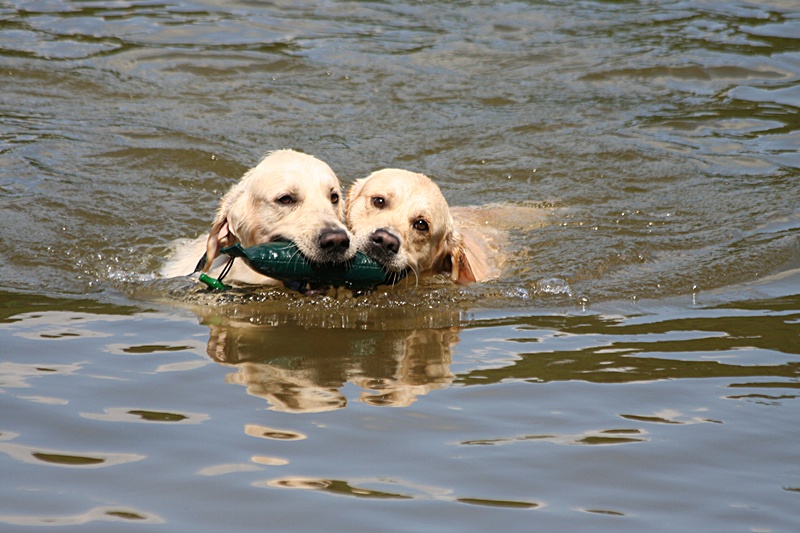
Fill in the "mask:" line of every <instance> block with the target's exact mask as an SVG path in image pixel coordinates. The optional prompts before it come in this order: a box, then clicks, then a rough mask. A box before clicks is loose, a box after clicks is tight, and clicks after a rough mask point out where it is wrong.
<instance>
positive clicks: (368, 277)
mask: <svg viewBox="0 0 800 533" xmlns="http://www.w3.org/2000/svg"><path fill="white" fill-rule="evenodd" d="M221 251H222V253H224V254H227V255H229V256H231V257H241V258H242V259H243V260H244V262H245V263H247V265H248V266H249V267H250V268H252V269H253V270H255V271H256V272H258V273H259V274H263V275H265V276H268V277H270V278H275V279H279V280H281V281H284V282H302V283H306V282H307V283H314V284H320V285H331V286H337V287H341V286H344V287H347V288H350V289H367V288H371V287H375V286H376V285H381V284H383V283H393V282H397V281H399V280H400V279H402V278H403V276H404V274H396V273H390V274H387V273H386V271H385V270H384V269H383V267H382V266H381V265H380V264H378V263H376V262H375V261H373V260H372V259H370V258H369V257H367V256H366V255H364V254H363V253H361V252H358V253H356V255H355V257H354V258H353V259H351V260H349V261H347V262H345V263H338V264H315V263H311V262H310V261H309V260H308V259H306V258H305V257H304V256H303V255H302V254H301V253H300V251H299V250H298V249H297V246H296V245H295V244H294V243H289V242H270V243H265V244H256V245H255V246H250V247H248V248H242V246H241V245H240V244H234V245H233V246H228V247H226V248H223V249H222V250H221Z"/></svg>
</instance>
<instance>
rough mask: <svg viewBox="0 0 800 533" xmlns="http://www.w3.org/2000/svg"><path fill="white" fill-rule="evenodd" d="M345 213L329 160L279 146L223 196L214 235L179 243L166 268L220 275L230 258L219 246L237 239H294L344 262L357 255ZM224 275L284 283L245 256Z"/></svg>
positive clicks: (246, 242) (313, 252) (308, 253)
mask: <svg viewBox="0 0 800 533" xmlns="http://www.w3.org/2000/svg"><path fill="white" fill-rule="evenodd" d="M344 215H345V209H344V195H343V193H342V187H341V185H340V183H339V179H338V178H337V177H336V174H334V173H333V170H331V168H330V167H329V166H328V165H327V164H325V163H323V162H322V161H320V160H319V159H317V158H315V157H313V156H310V155H306V154H303V153H300V152H296V151H293V150H277V151H274V152H271V153H269V154H267V155H266V156H265V157H264V158H263V159H262V160H261V161H260V162H259V163H258V165H257V166H255V167H254V168H252V169H250V170H249V171H247V172H246V173H245V175H244V176H243V177H242V178H241V180H240V181H239V182H238V183H237V184H236V185H234V186H233V187H232V188H231V189H230V191H228V192H227V193H226V194H225V195H224V196H223V197H222V199H221V200H220V204H219V209H218V210H217V214H216V217H215V218H214V222H213V223H212V225H211V231H210V232H209V234H208V235H206V236H201V237H199V238H197V239H195V240H194V241H192V242H189V243H186V244H184V245H183V246H180V247H179V248H178V250H177V251H176V253H175V254H174V255H173V257H172V258H171V259H170V260H169V261H168V262H167V264H166V265H165V266H164V267H163V268H162V271H161V273H162V275H164V276H166V277H176V276H185V275H189V274H192V273H194V272H204V273H208V274H210V275H212V276H214V277H218V276H219V274H220V272H221V271H222V270H223V268H224V267H225V264H226V263H227V261H228V258H227V257H225V256H220V250H221V249H222V248H223V247H225V246H231V245H233V244H236V243H241V245H242V246H243V247H245V248H246V247H249V246H253V245H255V244H262V243H268V242H274V241H291V242H293V243H295V244H296V245H297V248H298V249H299V250H300V253H302V254H303V256H305V257H306V259H308V260H309V261H311V262H313V263H342V262H345V261H347V260H349V259H351V258H353V257H354V256H355V254H356V248H355V246H354V245H353V236H352V234H351V233H350V232H349V230H348V229H347V227H346V226H345V224H344ZM198 260H199V262H198ZM225 280H226V281H234V282H238V283H244V284H252V285H273V284H279V283H280V282H278V281H277V280H274V279H272V278H269V277H267V276H264V275H262V274H259V273H257V272H255V271H253V270H251V269H250V268H249V267H248V266H247V265H245V264H244V263H243V262H241V261H235V262H234V264H233V265H232V267H231V269H230V271H229V272H228V274H227V275H226V278H225Z"/></svg>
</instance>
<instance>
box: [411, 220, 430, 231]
mask: <svg viewBox="0 0 800 533" xmlns="http://www.w3.org/2000/svg"><path fill="white" fill-rule="evenodd" d="M413 226H414V229H415V230H417V231H422V232H425V231H428V223H427V222H425V221H424V220H422V219H421V218H420V219H419V220H415V221H414V224H413Z"/></svg>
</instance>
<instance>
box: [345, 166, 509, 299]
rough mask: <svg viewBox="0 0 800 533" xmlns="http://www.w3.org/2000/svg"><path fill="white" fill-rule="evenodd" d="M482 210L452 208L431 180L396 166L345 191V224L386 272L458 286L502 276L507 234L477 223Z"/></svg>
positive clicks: (379, 172)
mask: <svg viewBox="0 0 800 533" xmlns="http://www.w3.org/2000/svg"><path fill="white" fill-rule="evenodd" d="M485 213H486V211H485V210H481V209H479V208H459V209H452V210H451V209H450V207H449V206H448V204H447V201H446V200H445V198H444V196H443V195H442V193H441V191H440V190H439V187H438V186H437V185H436V184H435V183H434V182H433V181H431V179H430V178H428V177H427V176H425V175H423V174H417V173H414V172H409V171H407V170H400V169H383V170H379V171H377V172H374V173H372V174H371V175H369V176H368V177H366V178H364V179H361V180H357V181H356V182H355V183H354V184H353V186H352V187H351V188H350V190H349V192H348V195H347V226H348V228H349V229H350V231H351V232H352V234H353V239H354V242H355V245H356V248H357V249H358V250H360V251H362V252H363V253H365V254H366V255H367V256H369V257H370V258H372V259H373V260H375V261H377V262H378V263H380V264H381V265H383V267H384V268H385V269H386V270H387V271H388V272H395V273H400V272H405V271H410V272H412V273H413V274H414V275H415V276H416V277H417V278H419V277H421V276H425V275H431V274H444V275H447V276H449V278H450V279H451V280H452V281H454V282H455V283H458V284H466V283H470V282H474V281H486V280H489V279H493V278H496V277H498V276H499V275H500V271H501V268H502V266H503V262H504V255H503V254H502V253H499V248H500V247H501V246H502V244H503V241H504V239H505V237H504V233H503V232H500V231H495V230H494V229H493V228H490V227H483V226H482V225H481V221H480V220H479V218H480V217H481V216H483V215H484V214H485ZM454 215H457V216H458V218H459V220H458V221H456V220H454Z"/></svg>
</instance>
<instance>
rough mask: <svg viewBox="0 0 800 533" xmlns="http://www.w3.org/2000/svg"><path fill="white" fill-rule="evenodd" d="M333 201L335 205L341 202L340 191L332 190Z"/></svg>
mask: <svg viewBox="0 0 800 533" xmlns="http://www.w3.org/2000/svg"><path fill="white" fill-rule="evenodd" d="M331 203H332V204H333V205H336V204H338V203H339V193H338V192H332V193H331Z"/></svg>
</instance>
